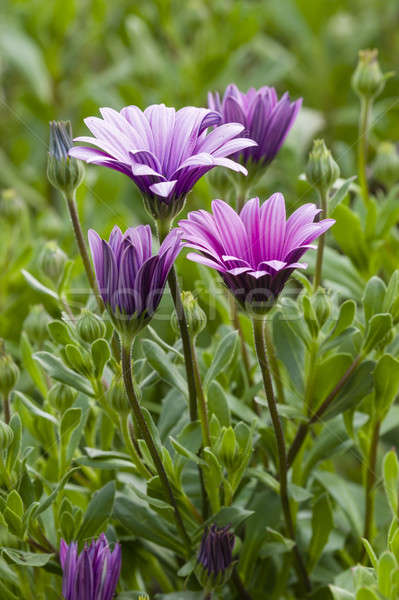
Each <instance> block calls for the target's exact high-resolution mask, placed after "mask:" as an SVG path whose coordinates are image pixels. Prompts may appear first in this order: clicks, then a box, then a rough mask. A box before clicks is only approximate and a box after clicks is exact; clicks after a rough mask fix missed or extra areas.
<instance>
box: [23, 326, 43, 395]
mask: <svg viewBox="0 0 399 600" xmlns="http://www.w3.org/2000/svg"><path fill="white" fill-rule="evenodd" d="M20 350H21V360H22V364H23V366H24V367H25V369H26V370H27V371H28V373H29V375H30V376H31V378H32V381H33V383H34V384H35V386H36V387H37V389H38V390H39V392H40V393H41V395H42V396H43V397H46V394H47V385H46V380H45V378H44V375H43V373H42V372H41V370H40V369H39V367H38V366H37V364H36V363H35V361H34V360H33V348H32V346H31V345H30V342H29V338H28V336H27V335H26V333H25V331H23V332H22V334H21V342H20Z"/></svg>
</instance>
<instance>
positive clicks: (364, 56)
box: [352, 49, 386, 99]
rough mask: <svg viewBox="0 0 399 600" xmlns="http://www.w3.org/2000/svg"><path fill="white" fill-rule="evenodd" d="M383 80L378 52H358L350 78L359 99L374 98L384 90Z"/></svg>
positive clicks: (374, 50)
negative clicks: (357, 59)
mask: <svg viewBox="0 0 399 600" xmlns="http://www.w3.org/2000/svg"><path fill="white" fill-rule="evenodd" d="M385 79H386V77H385V76H384V74H383V72H382V71H381V68H380V65H379V62H378V50H377V49H373V50H360V51H359V61H358V63H357V67H356V69H355V72H354V73H353V76H352V87H353V89H354V90H355V92H356V93H357V95H358V96H359V97H363V98H366V99H371V98H375V97H376V96H379V94H381V92H382V90H383V89H384V85H385Z"/></svg>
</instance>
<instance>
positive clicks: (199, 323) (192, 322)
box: [171, 292, 207, 337]
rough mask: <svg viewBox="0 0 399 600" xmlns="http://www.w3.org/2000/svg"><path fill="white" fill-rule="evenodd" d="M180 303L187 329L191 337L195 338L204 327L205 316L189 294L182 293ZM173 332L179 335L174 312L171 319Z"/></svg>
mask: <svg viewBox="0 0 399 600" xmlns="http://www.w3.org/2000/svg"><path fill="white" fill-rule="evenodd" d="M181 301H182V304H183V308H184V312H185V314H186V318H187V325H188V329H189V331H190V332H191V335H192V336H193V337H196V336H197V335H198V334H199V333H201V331H202V330H203V329H204V328H205V327H206V321H207V318H206V314H205V312H204V311H203V310H202V308H201V307H200V305H199V304H198V302H197V300H196V299H195V298H194V296H193V295H192V293H191V292H182V293H181ZM171 326H172V329H173V331H174V332H175V333H176V334H178V333H179V323H178V320H177V315H176V313H175V312H174V313H173V314H172V318H171Z"/></svg>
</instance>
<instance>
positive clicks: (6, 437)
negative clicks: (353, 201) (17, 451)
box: [0, 421, 14, 452]
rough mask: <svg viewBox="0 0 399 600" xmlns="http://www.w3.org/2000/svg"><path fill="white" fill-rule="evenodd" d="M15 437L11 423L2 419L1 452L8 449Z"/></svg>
mask: <svg viewBox="0 0 399 600" xmlns="http://www.w3.org/2000/svg"><path fill="white" fill-rule="evenodd" d="M13 439H14V432H13V430H12V429H11V427H10V426H9V425H7V424H6V423H4V421H0V452H2V451H3V450H7V449H8V448H9V447H10V446H11V443H12V441H13Z"/></svg>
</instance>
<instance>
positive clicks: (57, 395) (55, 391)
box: [47, 382, 78, 414]
mask: <svg viewBox="0 0 399 600" xmlns="http://www.w3.org/2000/svg"><path fill="white" fill-rule="evenodd" d="M77 395H78V393H77V392H76V390H74V389H72V388H71V387H69V385H65V384H63V383H60V382H57V383H55V384H54V385H53V386H52V387H51V388H50V389H49V392H48V396H47V398H48V401H49V402H50V404H51V406H53V407H54V408H55V409H56V410H57V411H58V412H60V413H61V414H63V413H64V412H65V411H66V410H68V408H71V406H72V405H73V403H74V402H75V400H76V396H77Z"/></svg>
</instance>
